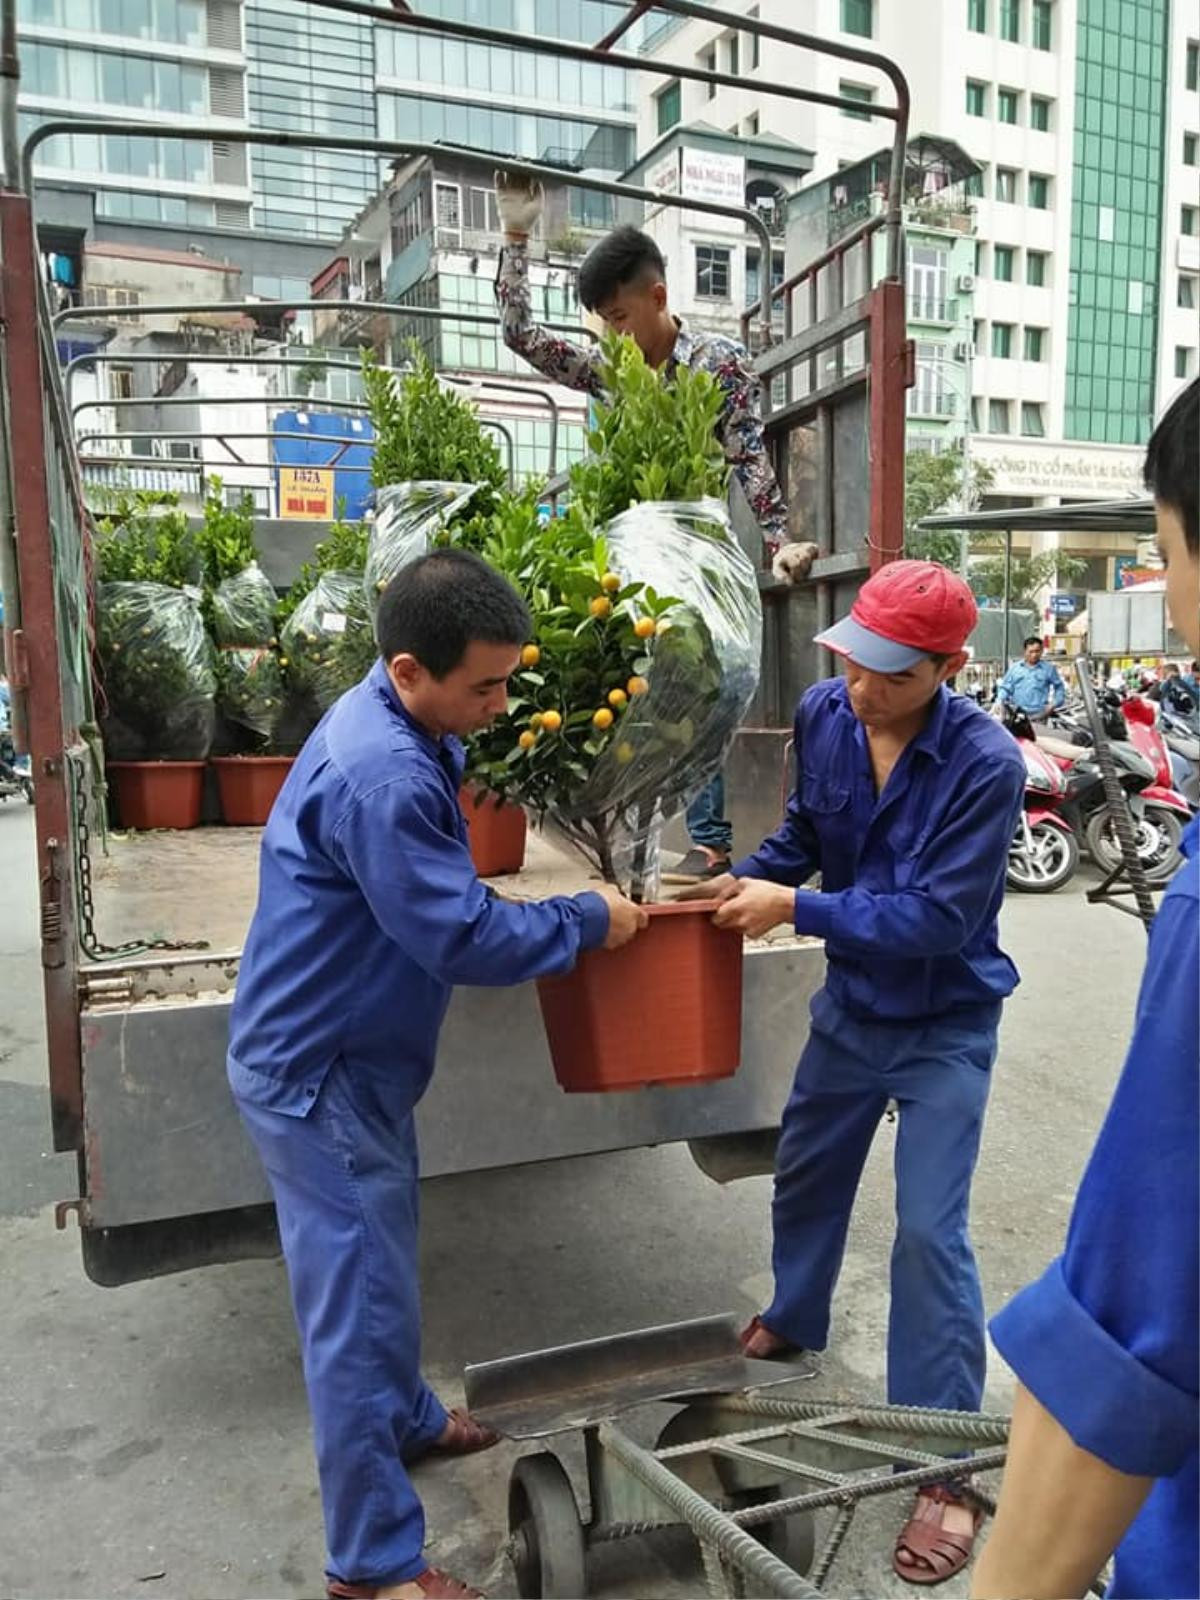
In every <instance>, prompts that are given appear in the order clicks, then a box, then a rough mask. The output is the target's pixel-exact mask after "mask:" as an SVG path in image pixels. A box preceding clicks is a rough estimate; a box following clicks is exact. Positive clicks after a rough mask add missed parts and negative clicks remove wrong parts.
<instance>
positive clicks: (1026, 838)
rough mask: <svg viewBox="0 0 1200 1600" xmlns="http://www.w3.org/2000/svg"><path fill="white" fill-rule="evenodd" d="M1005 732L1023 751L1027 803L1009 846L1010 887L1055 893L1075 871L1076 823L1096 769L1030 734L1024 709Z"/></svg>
mask: <svg viewBox="0 0 1200 1600" xmlns="http://www.w3.org/2000/svg"><path fill="white" fill-rule="evenodd" d="M1008 729H1009V732H1010V733H1011V734H1012V735H1013V737H1014V738H1015V739H1016V741H1017V743H1018V744H1019V745H1020V747H1021V754H1022V755H1023V756H1024V757H1025V803H1024V805H1023V807H1022V809H1021V815H1020V816H1019V817H1018V819H1017V829H1016V832H1015V833H1014V834H1013V839H1012V843H1011V844H1010V845H1009V847H1008V867H1007V869H1006V872H1005V877H1006V880H1007V882H1008V884H1009V887H1010V888H1013V889H1017V890H1020V891H1021V892H1022V893H1024V894H1053V892H1054V891H1055V890H1056V889H1061V888H1062V886H1063V884H1064V883H1068V882H1069V881H1070V880H1071V878H1072V877H1074V875H1075V869H1076V868H1077V867H1078V865H1079V840H1078V838H1077V837H1076V823H1075V822H1074V821H1073V820H1072V818H1077V817H1078V813H1079V799H1080V795H1081V793H1082V792H1083V790H1084V788H1092V787H1094V786H1095V785H1096V784H1098V783H1100V781H1101V780H1100V774H1099V772H1098V771H1097V770H1096V769H1095V768H1094V767H1092V766H1091V765H1090V764H1088V763H1087V762H1080V761H1079V760H1078V759H1077V757H1079V756H1086V754H1087V752H1086V751H1083V750H1078V751H1074V752H1073V753H1071V754H1070V755H1069V756H1068V754H1067V753H1066V752H1065V751H1064V752H1058V753H1055V754H1052V753H1051V751H1050V750H1048V749H1046V747H1045V745H1044V744H1039V743H1038V742H1037V740H1036V739H1035V738H1034V733H1033V728H1032V726H1031V725H1030V722H1029V719H1028V718H1027V717H1026V716H1025V714H1024V713H1023V712H1019V713H1017V714H1016V715H1015V716H1011V717H1010V718H1009V719H1008Z"/></svg>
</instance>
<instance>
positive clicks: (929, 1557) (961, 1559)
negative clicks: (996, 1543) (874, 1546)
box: [892, 1483, 983, 1585]
mask: <svg viewBox="0 0 1200 1600" xmlns="http://www.w3.org/2000/svg"><path fill="white" fill-rule="evenodd" d="M922 1502H925V1504H924V1505H922ZM948 1505H950V1506H963V1507H965V1508H966V1509H967V1510H968V1511H970V1512H971V1515H972V1518H973V1519H974V1527H973V1528H972V1530H971V1532H970V1533H969V1534H967V1533H951V1532H949V1531H948V1530H947V1529H945V1528H943V1526H942V1522H943V1519H944V1511H943V1507H945V1506H948ZM982 1520H983V1518H982V1513H981V1512H980V1510H979V1508H978V1507H977V1506H972V1505H971V1504H970V1502H969V1501H968V1500H966V1499H964V1498H963V1496H962V1495H960V1494H956V1493H955V1492H954V1490H953V1489H947V1488H946V1486H945V1485H944V1484H941V1483H935V1484H932V1485H931V1486H930V1487H929V1488H927V1489H921V1490H919V1491H918V1493H917V1504H916V1506H915V1508H914V1510H913V1514H912V1516H911V1517H910V1518H909V1519H908V1521H907V1522H906V1523H905V1524H904V1527H903V1528H902V1529H901V1530H900V1536H899V1538H898V1539H897V1540H896V1549H895V1552H894V1554H893V1555H892V1571H893V1572H894V1573H895V1574H896V1576H897V1577H899V1578H903V1579H904V1581H905V1583H919V1584H925V1585H930V1584H935V1583H944V1582H945V1581H946V1579H947V1578H953V1577H954V1575H955V1573H957V1572H961V1571H962V1569H963V1568H964V1567H965V1566H966V1564H967V1562H968V1561H970V1559H971V1552H972V1550H974V1548H975V1535H976V1534H977V1533H978V1532H979V1524H980V1522H981V1521H982ZM902 1550H903V1551H907V1553H908V1556H909V1558H910V1559H909V1560H908V1561H902V1560H901V1559H900V1552H901V1551H902Z"/></svg>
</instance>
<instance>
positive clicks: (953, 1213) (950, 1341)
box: [763, 990, 1000, 1411]
mask: <svg viewBox="0 0 1200 1600" xmlns="http://www.w3.org/2000/svg"><path fill="white" fill-rule="evenodd" d="M999 1022H1000V1007H999V1005H998V1004H997V1005H994V1006H992V1005H989V1006H984V1007H980V1008H977V1009H973V1010H971V1011H966V1012H956V1013H954V1014H953V1015H951V1016H946V1017H936V1018H930V1019H929V1020H927V1021H914V1022H912V1023H895V1022H891V1023H871V1022H861V1021H858V1020H857V1019H855V1018H853V1017H851V1016H849V1015H848V1014H847V1013H846V1012H845V1011H843V1010H842V1009H841V1007H840V1006H838V1005H837V1003H836V1002H835V1001H834V1000H832V999H831V998H830V996H829V994H828V992H827V991H825V990H822V991H821V992H820V993H819V994H818V995H817V996H816V997H815V998H814V1000H813V1004H812V1031H811V1034H810V1036H809V1041H808V1044H807V1045H806V1047H805V1049H804V1053H803V1055H802V1056H801V1057H800V1063H799V1065H798V1067H797V1068H796V1080H795V1083H794V1085H793V1087H792V1093H791V1097H790V1099H789V1100H788V1103H787V1108H786V1109H785V1111H784V1113H783V1132H782V1135H781V1138H780V1142H779V1152H778V1156H777V1160H776V1171H775V1198H774V1204H773V1211H772V1218H773V1226H774V1252H773V1264H774V1270H775V1298H774V1300H773V1301H772V1302H771V1305H770V1307H769V1308H768V1309H767V1310H766V1311H765V1312H764V1313H763V1321H764V1323H765V1324H766V1325H767V1327H768V1328H770V1329H771V1330H772V1332H774V1333H778V1334H780V1335H781V1336H782V1337H783V1338H785V1339H787V1340H788V1341H789V1343H791V1344H794V1345H796V1346H798V1347H801V1348H803V1349H806V1350H823V1349H824V1348H825V1345H826V1342H827V1340H828V1336H829V1312H830V1305H831V1302H832V1299H833V1290H834V1285H835V1284H836V1282H837V1276H838V1272H839V1270H840V1269H841V1264H842V1256H843V1254H844V1251H845V1248H846V1230H847V1227H848V1225H849V1222H850V1211H851V1207H852V1206H853V1204H854V1196H855V1194H856V1192H857V1190H858V1184H859V1179H860V1178H861V1176H862V1170H863V1166H864V1164H865V1162H866V1159H867V1152H868V1151H869V1150H870V1148H871V1140H872V1139H873V1138H874V1136H875V1130H876V1128H877V1127H878V1125H879V1121H880V1118H881V1117H882V1116H883V1114H884V1111H885V1110H886V1109H887V1105H888V1101H889V1100H895V1101H896V1103H897V1106H898V1108H899V1127H898V1130H897V1135H896V1219H897V1228H896V1240H895V1245H894V1247H893V1249H892V1272H891V1312H890V1316H889V1321H888V1353H887V1395H888V1400H889V1402H890V1403H891V1404H893V1405H912V1406H936V1407H948V1408H950V1409H953V1410H963V1411H977V1410H978V1409H979V1406H980V1402H981V1400H982V1396H983V1381H984V1374H985V1370H986V1361H987V1357H986V1346H985V1342H984V1322H983V1297H982V1295H981V1293H980V1288H979V1274H978V1272H977V1270H976V1267H975V1257H974V1254H973V1252H972V1249H971V1241H970V1237H969V1234H968V1231H967V1211H968V1204H969V1197H970V1187H971V1174H972V1173H973V1171H974V1169H975V1160H976V1157H977V1155H978V1153H979V1137H980V1133H981V1131H982V1128H983V1115H984V1109H985V1107H986V1105H987V1097H988V1089H989V1086H990V1083H991V1068H992V1063H993V1062H994V1060H995V1056H996V1031H997V1028H998V1026H999Z"/></svg>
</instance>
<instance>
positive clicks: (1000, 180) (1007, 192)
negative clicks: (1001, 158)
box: [996, 167, 1017, 206]
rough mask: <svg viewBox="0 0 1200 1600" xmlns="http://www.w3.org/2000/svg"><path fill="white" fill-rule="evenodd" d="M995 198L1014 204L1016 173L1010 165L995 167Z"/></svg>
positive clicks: (1015, 197)
mask: <svg viewBox="0 0 1200 1600" xmlns="http://www.w3.org/2000/svg"><path fill="white" fill-rule="evenodd" d="M996 199H997V200H1000V201H1003V202H1004V203H1005V204H1006V205H1010V206H1011V205H1014V204H1015V203H1016V199H1017V175H1016V173H1015V172H1014V171H1013V169H1012V168H1011V167H997V168H996Z"/></svg>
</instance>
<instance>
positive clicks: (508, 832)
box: [458, 784, 527, 878]
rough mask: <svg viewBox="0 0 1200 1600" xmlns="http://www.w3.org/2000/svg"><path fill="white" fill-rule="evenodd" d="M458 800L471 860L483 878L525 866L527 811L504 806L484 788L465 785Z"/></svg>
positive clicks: (493, 876) (497, 875)
mask: <svg viewBox="0 0 1200 1600" xmlns="http://www.w3.org/2000/svg"><path fill="white" fill-rule="evenodd" d="M458 803H459V805H460V806H461V807H462V813H463V816H464V817H465V818H466V819H467V837H468V840H469V842H470V846H471V860H472V861H473V862H474V863H475V871H476V872H477V873H478V874H479V876H480V877H481V878H496V877H499V876H500V875H501V873H505V872H520V870H521V868H522V867H523V866H524V865H525V833H526V828H527V824H526V821H525V813H524V811H522V810H521V807H520V806H510V805H505V803H504V802H503V801H502V800H500V799H499V798H498V797H497V796H496V795H494V794H488V792H487V791H486V790H485V789H472V788H470V787H469V786H468V785H466V784H464V785H463V787H462V788H461V789H460V790H459V791H458Z"/></svg>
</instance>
